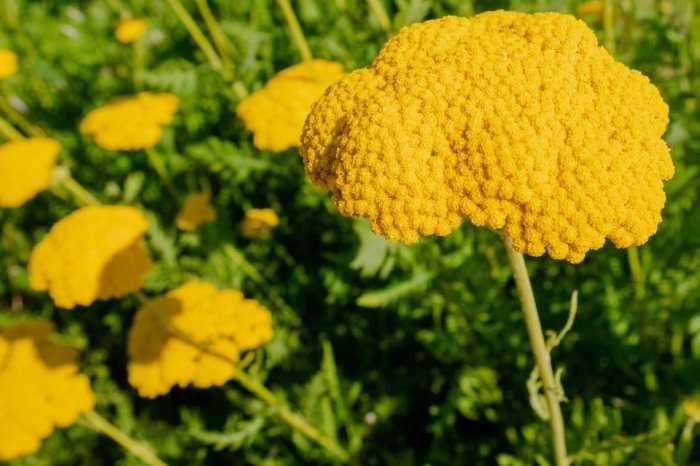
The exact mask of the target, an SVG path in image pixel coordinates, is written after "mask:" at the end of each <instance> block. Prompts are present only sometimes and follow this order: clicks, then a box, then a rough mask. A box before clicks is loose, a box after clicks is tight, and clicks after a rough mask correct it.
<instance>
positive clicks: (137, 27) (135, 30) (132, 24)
mask: <svg viewBox="0 0 700 466" xmlns="http://www.w3.org/2000/svg"><path fill="white" fill-rule="evenodd" d="M147 27H148V20H146V19H143V18H134V19H125V20H122V21H120V22H119V24H118V25H117V30H116V31H115V33H114V35H115V36H116V38H117V40H118V41H119V42H121V43H122V44H129V43H131V42H136V41H137V40H139V37H141V35H143V33H144V31H146V28H147Z"/></svg>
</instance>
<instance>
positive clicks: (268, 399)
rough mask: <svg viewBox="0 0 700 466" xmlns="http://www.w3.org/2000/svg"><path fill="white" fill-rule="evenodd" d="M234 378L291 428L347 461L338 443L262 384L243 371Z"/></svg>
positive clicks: (346, 456)
mask: <svg viewBox="0 0 700 466" xmlns="http://www.w3.org/2000/svg"><path fill="white" fill-rule="evenodd" d="M234 378H235V379H236V380H237V381H238V382H239V383H240V384H241V385H242V386H243V387H244V388H245V389H246V390H248V391H249V392H251V393H253V394H254V395H255V396H257V397H258V398H260V399H261V400H263V401H264V402H265V403H267V404H268V405H269V406H270V407H271V408H272V409H274V410H275V412H276V413H277V414H278V415H279V416H280V417H281V418H282V419H283V420H284V421H285V422H286V423H287V424H289V425H290V426H291V427H292V428H293V429H295V430H297V431H298V432H300V433H302V434H303V435H305V436H306V437H308V438H309V439H311V440H313V441H314V442H316V443H317V444H319V445H320V446H322V447H323V448H325V449H326V450H328V451H329V452H330V453H331V454H333V456H335V457H336V458H338V459H339V460H341V461H344V462H346V461H348V460H349V458H350V456H349V455H348V453H347V452H346V451H345V449H343V448H342V447H341V446H340V445H338V444H337V443H336V442H334V441H333V440H332V439H331V438H330V437H328V436H326V435H324V434H322V433H321V432H319V431H318V429H316V428H315V427H314V426H312V425H311V424H309V423H308V421H307V420H306V419H304V418H303V417H302V416H300V415H298V414H296V413H294V412H292V411H290V410H289V408H287V407H286V406H285V405H284V404H283V403H282V402H281V401H280V400H279V399H278V398H277V397H276V396H275V395H274V393H272V392H271V391H270V390H268V389H267V388H266V387H265V386H264V385H262V384H261V383H260V382H258V381H257V380H255V379H254V378H252V377H250V376H249V375H248V374H246V373H245V372H243V371H240V370H239V371H236V374H235V375H234Z"/></svg>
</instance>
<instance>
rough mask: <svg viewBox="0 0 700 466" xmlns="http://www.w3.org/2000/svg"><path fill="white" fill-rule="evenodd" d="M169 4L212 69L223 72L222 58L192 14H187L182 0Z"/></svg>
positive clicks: (171, 0) (172, 0) (169, 1)
mask: <svg viewBox="0 0 700 466" xmlns="http://www.w3.org/2000/svg"><path fill="white" fill-rule="evenodd" d="M168 3H169V4H170V6H171V7H172V9H173V11H174V12H175V14H176V15H177V17H178V19H179V20H180V22H181V23H182V24H183V26H185V29H187V31H188V32H189V33H190V35H191V36H192V39H194V41H195V42H196V43H197V45H198V46H199V48H200V49H202V52H204V55H206V57H207V59H208V60H209V63H210V64H211V67H212V68H214V69H215V70H216V71H222V69H223V66H222V63H221V58H220V57H219V56H218V55H217V54H216V51H214V47H212V45H211V42H209V39H207V36H205V35H204V33H203V32H202V30H201V29H199V26H197V23H196V22H195V20H194V19H192V16H190V14H189V13H188V12H187V9H186V8H185V7H184V6H183V5H182V3H180V0H168Z"/></svg>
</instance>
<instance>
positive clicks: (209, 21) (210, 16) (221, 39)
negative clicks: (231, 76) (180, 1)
mask: <svg viewBox="0 0 700 466" xmlns="http://www.w3.org/2000/svg"><path fill="white" fill-rule="evenodd" d="M195 3H196V4H197V8H198V9H199V13H200V14H201V15H202V18H204V22H205V23H206V25H207V29H209V32H210V33H211V36H212V38H213V39H214V45H216V49H217V50H218V51H219V55H220V56H221V59H222V60H223V62H224V67H228V68H230V70H231V71H233V63H232V62H231V58H230V54H231V51H232V50H233V46H232V45H231V42H229V40H228V38H227V37H226V35H224V33H223V32H222V31H221V27H219V23H218V22H217V20H216V17H215V16H214V13H213V12H212V11H211V8H210V7H209V4H208V3H207V0H195Z"/></svg>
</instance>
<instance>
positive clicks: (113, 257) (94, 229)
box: [29, 206, 152, 309]
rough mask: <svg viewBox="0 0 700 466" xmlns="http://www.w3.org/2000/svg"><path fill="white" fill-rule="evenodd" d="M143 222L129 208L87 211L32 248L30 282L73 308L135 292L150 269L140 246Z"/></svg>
mask: <svg viewBox="0 0 700 466" xmlns="http://www.w3.org/2000/svg"><path fill="white" fill-rule="evenodd" d="M147 229H148V222H147V221H146V217H145V216H144V215H143V213H141V211H139V210H138V209H135V208H133V207H127V206H91V207H83V208H81V209H78V210H76V211H75V212H73V213H71V214H70V215H68V216H66V217H64V218H62V219H61V220H60V221H58V222H57V223H56V224H54V225H53V227H51V230H50V231H49V233H48V234H47V235H46V236H44V238H43V239H42V240H41V241H40V242H39V244H37V245H36V246H35V247H34V250H33V251H32V255H31V258H30V260H29V279H30V284H31V287H32V288H33V289H35V290H39V291H44V290H48V292H49V294H50V295H51V298H52V299H53V301H54V303H55V304H56V305H57V306H59V307H62V308H66V309H72V308H73V307H75V306H76V305H81V306H88V305H89V304H91V303H93V302H94V301H95V300H98V299H110V298H118V297H121V296H124V295H126V294H129V293H132V292H134V291H137V290H139V289H140V288H141V287H142V286H143V279H144V276H145V275H146V273H147V272H148V271H149V270H150V269H151V265H152V262H151V259H150V257H149V255H148V252H147V251H146V250H145V249H144V247H143V244H142V237H143V235H144V233H145V232H146V230H147Z"/></svg>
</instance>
